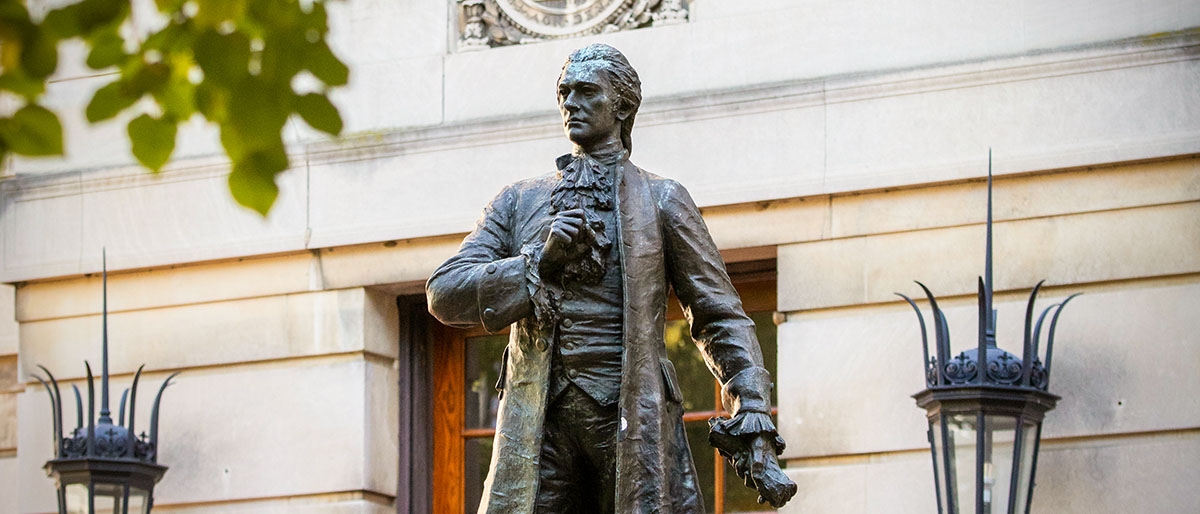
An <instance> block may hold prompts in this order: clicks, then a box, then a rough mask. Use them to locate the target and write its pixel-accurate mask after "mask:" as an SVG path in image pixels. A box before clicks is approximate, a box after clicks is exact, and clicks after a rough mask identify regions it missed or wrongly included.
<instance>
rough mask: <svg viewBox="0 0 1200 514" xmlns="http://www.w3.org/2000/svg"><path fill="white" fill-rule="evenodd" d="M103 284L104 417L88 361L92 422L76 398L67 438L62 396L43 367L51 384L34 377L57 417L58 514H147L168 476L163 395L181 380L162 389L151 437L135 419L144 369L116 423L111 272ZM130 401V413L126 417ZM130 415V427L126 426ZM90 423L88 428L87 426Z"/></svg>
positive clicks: (53, 467)
mask: <svg viewBox="0 0 1200 514" xmlns="http://www.w3.org/2000/svg"><path fill="white" fill-rule="evenodd" d="M103 273H104V278H103V283H104V285H103V291H104V293H103V294H104V299H103V314H102V319H103V321H102V324H103V337H102V343H101V345H102V354H101V355H102V357H101V358H102V363H103V364H102V371H101V375H100V413H99V414H100V416H99V418H98V419H97V418H96V417H95V414H96V412H95V389H94V386H93V377H92V367H91V365H90V364H88V363H87V361H84V366H85V367H86V368H87V395H88V399H87V418H86V420H85V418H84V417H83V399H82V398H81V396H80V394H79V388H78V387H76V386H75V385H74V384H72V385H71V389H73V390H74V392H75V428H74V429H73V430H71V432H70V435H68V436H65V437H64V436H63V419H62V407H63V398H62V393H61V392H60V390H59V387H58V381H57V380H55V379H54V375H52V374H51V373H50V370H48V369H46V368H45V367H43V366H41V365H39V366H38V368H41V370H42V371H43V372H45V373H46V378H44V379H43V378H42V377H41V376H38V375H34V378H36V379H37V380H38V382H41V383H42V385H43V386H44V387H45V388H46V392H47V393H48V394H49V395H50V406H51V415H52V416H54V419H53V421H54V459H53V460H50V461H48V462H46V465H45V469H46V474H47V476H50V477H53V478H54V482H55V487H56V489H57V490H58V512H59V514H76V513H79V514H98V513H112V514H130V513H143V514H148V513H149V512H150V509H151V507H153V505H154V484H155V483H157V482H158V481H159V479H161V478H162V476H163V473H166V471H167V467H166V466H163V465H161V464H158V462H157V461H158V406H159V402H161V401H162V394H163V391H164V390H166V388H167V385H169V384H170V383H171V379H172V378H174V377H175V375H177V374H178V372H176V373H172V374H171V375H170V376H169V377H167V379H166V380H165V381H163V384H162V386H161V387H159V389H158V394H157V395H156V396H155V398H154V406H153V407H152V408H151V410H150V433H149V435H147V434H146V432H144V431H143V432H142V434H141V435H140V436H139V435H135V434H136V431H135V424H134V414H135V410H134V409H135V407H136V406H137V386H138V380H139V379H140V378H141V376H142V368H144V367H145V365H144V364H143V365H142V366H141V367H139V368H138V370H137V373H136V374H135V375H134V377H133V385H132V386H131V387H130V388H128V389H126V390H125V392H124V393H122V394H121V404H120V408H118V409H117V414H118V419H117V423H115V424H114V423H113V419H112V413H111V412H110V411H109V408H108V269H107V262H106V263H105V266H104V271H103ZM126 400H129V402H128V406H129V410H128V411H126V410H125V407H126ZM127 414H128V421H129V423H128V424H126V423H125V421H126V415H127ZM85 423H86V424H85Z"/></svg>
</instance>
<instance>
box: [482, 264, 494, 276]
mask: <svg viewBox="0 0 1200 514" xmlns="http://www.w3.org/2000/svg"><path fill="white" fill-rule="evenodd" d="M483 269H484V271H487V272H488V275H491V274H493V273H496V263H494V262H492V263H488V265H487V266H485V267H484V268H483Z"/></svg>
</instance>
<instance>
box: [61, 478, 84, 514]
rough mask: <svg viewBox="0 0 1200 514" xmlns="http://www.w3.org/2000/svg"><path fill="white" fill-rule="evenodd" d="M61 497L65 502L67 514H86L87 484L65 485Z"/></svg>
mask: <svg viewBox="0 0 1200 514" xmlns="http://www.w3.org/2000/svg"><path fill="white" fill-rule="evenodd" d="M63 496H64V498H65V499H66V500H67V505H66V508H67V509H66V513H67V514H88V488H87V484H67V487H66V488H65V490H64V491H63Z"/></svg>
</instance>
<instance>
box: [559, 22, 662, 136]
mask: <svg viewBox="0 0 1200 514" xmlns="http://www.w3.org/2000/svg"><path fill="white" fill-rule="evenodd" d="M572 64H589V65H594V66H595V67H596V69H597V70H603V71H604V72H605V73H608V78H609V80H610V81H611V82H612V85H613V90H614V91H613V92H614V93H615V94H616V95H617V107H618V108H621V109H628V110H629V117H628V118H625V121H623V122H622V123H621V143H622V144H624V145H625V150H627V151H629V152H633V119H634V118H635V117H636V116H637V111H638V108H639V107H641V106H642V80H641V79H639V78H638V74H637V71H635V70H634V69H633V66H632V65H630V64H629V60H628V59H626V58H625V55H624V54H622V53H621V51H620V50H617V49H616V48H613V47H611V46H608V45H606V44H603V43H593V44H590V45H588V46H585V47H583V48H580V49H578V50H575V51H574V52H571V55H570V56H568V57H567V61H566V62H564V63H563V67H562V72H560V73H559V74H558V79H559V80H560V81H561V80H562V76H563V74H564V73H566V71H567V66H570V65H572Z"/></svg>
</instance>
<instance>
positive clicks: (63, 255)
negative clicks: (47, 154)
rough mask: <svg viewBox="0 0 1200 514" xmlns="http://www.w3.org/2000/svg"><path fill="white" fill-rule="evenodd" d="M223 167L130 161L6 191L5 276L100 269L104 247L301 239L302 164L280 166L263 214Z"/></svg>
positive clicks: (149, 254)
mask: <svg viewBox="0 0 1200 514" xmlns="http://www.w3.org/2000/svg"><path fill="white" fill-rule="evenodd" d="M225 173H226V168H224V167H222V166H218V167H213V168H198V169H192V170H178V171H175V172H163V173H161V174H159V175H153V176H152V175H148V174H146V173H145V172H144V171H142V170H140V169H132V168H130V169H121V170H117V171H108V172H104V173H103V174H100V175H96V174H89V175H88V177H87V179H86V180H84V181H83V184H82V185H81V184H80V183H79V181H80V178H79V177H75V183H74V184H73V185H72V184H71V183H70V180H69V179H68V178H65V177H57V176H56V177H48V178H46V179H44V181H43V182H45V184H44V187H38V188H35V189H31V190H29V191H24V192H20V193H18V194H15V195H10V194H7V193H8V192H7V191H6V192H5V193H6V194H5V195H3V201H4V203H5V204H6V208H7V209H8V211H7V212H6V213H5V217H4V219H3V220H0V222H2V225H0V226H2V227H3V228H2V230H3V234H4V251H5V254H6V255H5V257H6V258H5V260H4V261H3V267H2V269H0V280H5V281H10V282H11V281H18V280H24V279H28V278H32V277H36V278H48V277H52V276H58V275H74V274H80V273H89V272H95V271H99V270H100V255H101V252H100V249H101V247H107V248H108V263H109V266H110V269H131V268H144V267H151V266H161V265H166V264H176V263H180V262H196V261H204V260H215V259H222V258H231V257H241V256H245V255H254V254H262V253H267V254H269V253H278V252H282V251H287V250H298V249H301V248H303V247H304V237H305V226H304V223H305V215H304V211H305V209H306V196H305V189H306V187H307V185H306V180H307V177H306V175H305V174H304V173H302V172H301V173H297V172H295V171H292V172H285V173H283V174H282V175H280V176H279V185H280V195H279V198H278V199H277V201H276V204H275V206H274V207H273V209H272V211H271V214H270V215H269V216H268V217H266V218H263V217H261V216H259V215H258V214H257V213H255V212H252V211H250V210H249V209H246V208H244V207H241V206H239V205H236V204H235V203H234V201H233V199H232V197H230V195H229V188H228V185H227V177H226V174H225ZM72 190H75V191H78V192H77V193H76V194H70V192H71V191H72ZM197 220H203V222H199V221H197Z"/></svg>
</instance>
